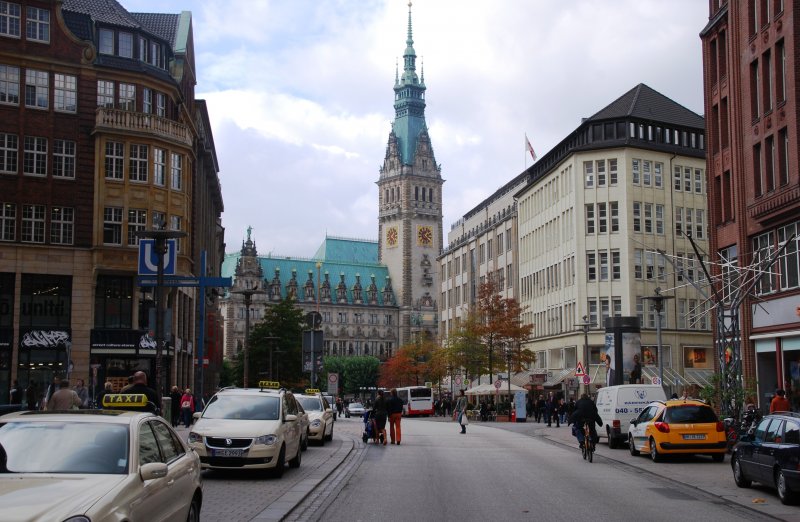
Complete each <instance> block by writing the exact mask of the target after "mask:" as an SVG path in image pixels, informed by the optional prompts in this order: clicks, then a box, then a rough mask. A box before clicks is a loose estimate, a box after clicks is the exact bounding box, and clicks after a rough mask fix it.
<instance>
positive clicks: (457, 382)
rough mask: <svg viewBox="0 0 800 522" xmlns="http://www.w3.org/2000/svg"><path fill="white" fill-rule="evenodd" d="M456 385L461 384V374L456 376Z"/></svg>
mask: <svg viewBox="0 0 800 522" xmlns="http://www.w3.org/2000/svg"><path fill="white" fill-rule="evenodd" d="M456 386H461V376H460V375H459V376H458V377H456Z"/></svg>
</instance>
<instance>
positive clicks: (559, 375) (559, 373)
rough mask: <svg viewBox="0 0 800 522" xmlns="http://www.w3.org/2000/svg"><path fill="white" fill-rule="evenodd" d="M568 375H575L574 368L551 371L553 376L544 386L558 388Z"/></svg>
mask: <svg viewBox="0 0 800 522" xmlns="http://www.w3.org/2000/svg"><path fill="white" fill-rule="evenodd" d="M570 375H575V368H564V369H563V370H553V375H552V376H550V377H548V378H547V380H546V381H545V382H544V385H545V386H558V385H559V384H561V383H562V382H563V381H564V379H566V378H567V377H569V376H570Z"/></svg>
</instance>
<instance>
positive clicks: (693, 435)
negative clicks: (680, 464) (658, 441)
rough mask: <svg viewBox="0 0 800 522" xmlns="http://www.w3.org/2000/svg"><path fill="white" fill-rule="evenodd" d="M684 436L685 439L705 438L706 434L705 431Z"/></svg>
mask: <svg viewBox="0 0 800 522" xmlns="http://www.w3.org/2000/svg"><path fill="white" fill-rule="evenodd" d="M683 438H684V440H704V439H705V438H706V436H705V434H703V433H688V434H686V435H684V436H683Z"/></svg>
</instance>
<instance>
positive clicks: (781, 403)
mask: <svg viewBox="0 0 800 522" xmlns="http://www.w3.org/2000/svg"><path fill="white" fill-rule="evenodd" d="M791 408H792V407H791V405H790V404H789V399H787V398H786V392H785V391H783V389H782V388H779V389H778V391H776V392H775V397H773V398H772V402H770V403H769V412H770V413H775V412H776V411H791Z"/></svg>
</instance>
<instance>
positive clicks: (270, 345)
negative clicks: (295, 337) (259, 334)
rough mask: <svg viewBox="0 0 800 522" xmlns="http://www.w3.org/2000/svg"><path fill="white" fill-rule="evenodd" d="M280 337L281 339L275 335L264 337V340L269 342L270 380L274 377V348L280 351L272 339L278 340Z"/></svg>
mask: <svg viewBox="0 0 800 522" xmlns="http://www.w3.org/2000/svg"><path fill="white" fill-rule="evenodd" d="M278 339H280V337H275V336H272V335H268V336H266V337H264V340H265V341H267V343H269V374H268V375H269V380H270V381H271V380H273V379H272V352H273V350H274V351H276V352H277V351H278V350H275V346H274V345H273V344H272V341H277V340H278Z"/></svg>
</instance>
